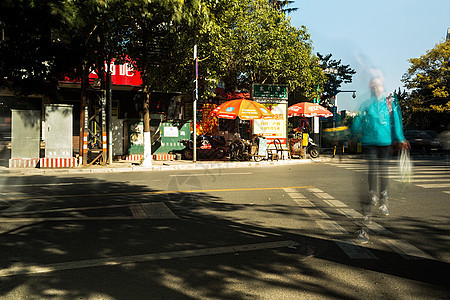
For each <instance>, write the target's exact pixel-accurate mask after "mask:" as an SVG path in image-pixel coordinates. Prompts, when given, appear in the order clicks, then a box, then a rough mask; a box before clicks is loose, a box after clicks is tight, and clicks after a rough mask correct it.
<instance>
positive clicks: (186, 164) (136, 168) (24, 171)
mask: <svg viewBox="0 0 450 300" xmlns="http://www.w3.org/2000/svg"><path fill="white" fill-rule="evenodd" d="M328 160H330V157H327V156H325V157H320V158H317V159H314V160H312V159H290V160H278V161H260V162H254V161H238V162H235V161H226V160H223V161H203V160H200V161H197V162H196V163H193V162H192V161H188V160H170V161H153V165H152V166H151V167H143V166H140V165H138V164H137V163H132V162H129V161H115V162H113V163H112V164H109V165H106V166H101V165H93V166H88V167H83V166H81V167H75V168H6V167H0V173H1V174H21V175H35V174H55V173H57V174H62V173H66V174H80V173H109V172H146V171H173V170H205V169H233V168H246V167H269V166H283V165H298V164H307V163H311V162H323V161H328Z"/></svg>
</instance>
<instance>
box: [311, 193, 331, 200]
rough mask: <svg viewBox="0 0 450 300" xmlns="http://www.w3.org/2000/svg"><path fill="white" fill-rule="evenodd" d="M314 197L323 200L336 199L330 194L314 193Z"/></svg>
mask: <svg viewBox="0 0 450 300" xmlns="http://www.w3.org/2000/svg"><path fill="white" fill-rule="evenodd" d="M314 195H316V197H317V198H322V199H334V197H333V196H331V195H330V194H328V193H314Z"/></svg>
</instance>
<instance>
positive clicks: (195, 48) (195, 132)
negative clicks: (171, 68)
mask: <svg viewBox="0 0 450 300" xmlns="http://www.w3.org/2000/svg"><path fill="white" fill-rule="evenodd" d="M194 63H195V98H194V105H193V109H194V146H193V154H194V155H193V157H192V158H193V160H192V161H193V162H194V163H196V162H197V100H198V57H197V45H194Z"/></svg>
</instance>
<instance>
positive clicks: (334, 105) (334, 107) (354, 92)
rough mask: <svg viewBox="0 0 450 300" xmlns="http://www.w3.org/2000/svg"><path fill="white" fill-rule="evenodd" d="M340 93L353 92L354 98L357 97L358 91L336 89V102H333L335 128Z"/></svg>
mask: <svg viewBox="0 0 450 300" xmlns="http://www.w3.org/2000/svg"><path fill="white" fill-rule="evenodd" d="M339 93H353V94H352V98H353V99H354V98H356V91H354V90H350V91H342V90H335V91H334V104H333V128H335V127H336V116H335V113H337V112H338V102H337V94H339Z"/></svg>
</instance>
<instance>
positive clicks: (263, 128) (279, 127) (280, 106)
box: [253, 103, 287, 144]
mask: <svg viewBox="0 0 450 300" xmlns="http://www.w3.org/2000/svg"><path fill="white" fill-rule="evenodd" d="M262 105H264V106H265V107H266V108H267V109H268V110H270V111H271V112H272V113H273V114H274V115H275V117H274V118H273V119H259V120H253V133H254V134H257V135H262V136H263V137H265V138H266V139H267V141H268V143H272V142H273V140H275V139H279V140H280V141H281V143H282V144H286V122H287V103H263V104H262Z"/></svg>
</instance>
